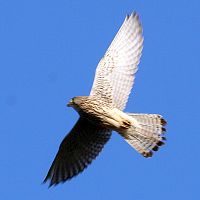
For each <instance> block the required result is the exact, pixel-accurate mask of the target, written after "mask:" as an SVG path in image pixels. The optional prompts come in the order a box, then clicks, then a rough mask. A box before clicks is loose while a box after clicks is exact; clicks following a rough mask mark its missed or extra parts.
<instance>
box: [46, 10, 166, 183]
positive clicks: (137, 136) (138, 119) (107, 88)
mask: <svg viewBox="0 0 200 200" xmlns="http://www.w3.org/2000/svg"><path fill="white" fill-rule="evenodd" d="M142 47H143V36H142V26H141V24H140V21H139V17H138V15H137V14H136V13H132V14H131V15H127V16H126V18H125V20H124V22H123V24H122V26H121V28H120V29H119V31H118V33H117V34H116V36H115V38H114V40H113V41H112V43H111V45H110V46H109V48H108V50H107V51H106V53H105V55H104V56H103V58H102V59H101V60H100V62H99V64H98V66H97V69H96V73H95V78H94V83H93V86H92V89H91V92H90V95H89V96H77V97H74V98H72V99H71V100H70V102H69V103H68V106H70V107H73V108H74V109H75V110H76V111H77V112H78V113H79V115H80V118H79V119H78V121H77V122H76V124H75V126H74V127H73V128H72V130H71V131H70V133H69V134H68V135H67V136H66V137H65V138H64V139H63V141H62V143H61V144H60V147H59V151H58V153H57V155H56V157H55V159H54V161H53V163H52V165H51V168H50V169H49V172H48V174H47V176H46V178H45V180H44V182H46V181H47V180H50V186H52V185H56V184H58V183H60V182H65V181H66V180H69V179H71V178H72V177H74V176H76V175H77V174H79V173H80V172H82V171H83V170H84V169H85V168H86V167H87V166H88V165H89V164H90V163H91V162H92V160H93V159H95V158H96V157H97V155H98V154H99V153H100V152H101V150H102V148H103V147H104V145H105V144H106V142H107V141H108V140H109V139H110V137H111V133H112V131H113V130H114V131H116V132H117V133H119V134H120V135H121V136H122V137H123V138H124V139H125V141H126V142H128V143H129V144H130V145H131V146H132V147H133V148H134V149H135V150H137V151H138V152H139V153H140V154H141V155H143V156H144V157H151V156H152V155H153V151H157V150H158V149H159V146H161V145H163V144H164V140H165V137H163V133H164V131H165V128H164V126H165V124H166V122H165V120H164V119H163V117H162V116H161V115H158V114H137V113H125V112H123V110H124V108H125V106H126V103H127V100H128V97H129V94H130V92H131V89H132V86H133V83H134V80H135V73H136V72H137V69H138V64H139V61H140V57H141V52H142Z"/></svg>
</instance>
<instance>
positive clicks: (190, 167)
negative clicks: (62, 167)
mask: <svg viewBox="0 0 200 200" xmlns="http://www.w3.org/2000/svg"><path fill="white" fill-rule="evenodd" d="M199 7H200V2H199V1H198V0H191V1H186V0H181V1H180V0H177V1H173V0H168V1H155V0H151V1H139V0H137V1H136V0H135V1H134V0H123V1H119V0H116V1H114V0H99V1H92V0H85V1H81V0H78V1H69V0H60V1H52V0H48V1H47V0H34V1H26V0H18V1H14V0H4V1H0V36H1V37H0V91H1V93H0V121H1V126H0V133H1V141H0V144H1V145H0V151H1V156H0V163H1V166H0V175H1V185H0V198H1V199H4V200H7V199H8V200H10V199H29V200H32V199H34V200H35V199H48V200H54V199H88V200H90V199H96V200H98V199H99V200H100V199H101V200H102V199H103V200H107V199H115V200H117V199H135V200H146V199H148V200H151V199H153V200H155V199H161V198H162V200H169V199H182V200H185V199H200V191H199V184H200V183H199V178H200V173H199V169H200V156H199V155H198V154H199V141H200V132H199V127H198V125H199V120H200V114H199V113H200V103H199V102H200V89H199V88H200V81H199V76H200V75H199V74H200V62H199V58H200V56H199V52H200V39H199V36H200V14H199ZM133 10H136V11H137V12H138V13H139V15H140V18H141V21H142V24H143V28H144V38H145V40H144V50H143V55H142V59H141V63H140V66H139V71H138V73H137V76H136V84H135V86H134V89H133V92H132V94H131V96H130V98H129V102H128V105H127V108H126V110H127V111H129V112H142V113H160V114H162V115H163V116H164V117H165V118H166V119H167V121H168V126H167V129H168V132H167V135H166V136H167V139H168V140H167V145H166V146H164V147H163V148H162V149H161V150H160V151H159V152H157V153H156V154H155V156H154V157H153V158H151V159H145V158H143V157H142V156H140V155H139V154H138V153H137V152H136V151H134V150H133V149H132V148H131V147H130V146H129V145H128V144H127V143H126V142H125V141H123V139H122V138H121V137H120V136H118V135H117V134H116V133H114V134H113V136H112V139H111V140H110V142H109V143H108V144H107V145H106V146H105V149H104V150H103V152H102V153H101V155H100V156H99V157H98V158H97V159H96V160H95V161H94V162H93V164H92V165H91V166H89V167H88V169H87V170H86V171H84V172H83V173H82V174H81V175H80V176H78V177H76V178H75V179H72V180H71V181H70V182H66V183H65V184H63V185H59V186H57V187H54V188H51V189H48V185H43V184H41V183H42V180H43V178H44V177H45V175H46V173H47V170H48V169H49V167H50V164H51V162H52V160H53V158H54V156H55V154H56V152H57V149H58V146H59V144H60V142H61V140H62V139H63V137H64V136H65V134H66V133H68V131H69V130H70V129H71V128H72V126H73V124H74V123H75V121H76V120H77V118H78V114H77V113H76V112H75V111H73V110H72V109H70V108H67V107H66V103H67V102H68V100H69V99H70V98H71V97H73V96H77V95H87V94H89V91H90V88H91V85H92V81H93V77H94V72H95V68H96V65H97V63H98V61H99V60H100V58H101V57H102V56H103V54H104V52H105V50H106V49H107V47H108V45H109V44H110V42H111V40H112V38H113V37H114V35H115V33H116V32H117V30H118V28H119V27H120V25H121V23H122V22H123V20H124V17H125V15H126V14H127V13H130V12H131V11H133Z"/></svg>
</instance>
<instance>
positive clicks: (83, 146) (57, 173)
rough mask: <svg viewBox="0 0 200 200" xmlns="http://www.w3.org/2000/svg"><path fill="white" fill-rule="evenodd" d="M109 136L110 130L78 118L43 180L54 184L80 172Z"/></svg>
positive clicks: (93, 157)
mask: <svg viewBox="0 0 200 200" xmlns="http://www.w3.org/2000/svg"><path fill="white" fill-rule="evenodd" d="M110 136H111V131H110V130H108V129H104V128H102V127H98V126H95V125H93V124H92V123H90V122H89V121H88V120H86V119H84V118H79V120H78V121H77V123H76V125H75V126H74V128H73V129H72V130H71V132H70V133H69V134H68V135H67V136H66V137H65V138H64V140H63V141H62V143H61V145H60V148H59V151H58V153H57V155H56V157H55V159H54V161H53V163H52V165H51V168H50V169H49V172H48V174H47V176H46V178H45V180H44V182H46V181H47V180H50V186H52V185H56V184H58V183H60V182H65V181H66V180H68V179H71V178H72V177H74V176H76V175H77V174H79V173H80V172H82V171H83V170H84V169H85V168H86V167H87V166H88V165H89V164H90V163H91V162H92V160H93V159H95V158H96V157H97V155H98V154H99V153H100V151H101V150H102V148H103V146H104V145H105V143H106V142H107V141H108V140H109V138H110Z"/></svg>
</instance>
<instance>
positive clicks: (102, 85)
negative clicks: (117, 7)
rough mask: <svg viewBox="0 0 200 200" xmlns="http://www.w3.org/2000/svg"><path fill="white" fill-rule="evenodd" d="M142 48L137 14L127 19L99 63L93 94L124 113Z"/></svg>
mask: <svg viewBox="0 0 200 200" xmlns="http://www.w3.org/2000/svg"><path fill="white" fill-rule="evenodd" d="M142 47H143V36H142V27H141V24H140V21H139V17H138V15H137V14H136V13H132V14H131V15H130V16H126V18H125V20H124V22H123V24H122V26H121V28H120V29H119V31H118V33H117V34H116V36H115V38H114V40H113V41H112V43H111V45H110V47H109V48H108V50H107V51H106V53H105V55H104V57H103V58H102V59H101V61H100V62H99V64H98V66H97V69H96V74H95V78H94V82H93V86H92V90H91V92H90V95H94V96H99V97H100V98H104V99H106V100H107V101H109V102H112V105H113V106H114V107H116V108H118V109H120V110H123V109H124V108H125V106H126V103H127V101H128V97H129V94H130V92H131V89H132V86H133V83H134V79H135V73H136V72H137V69H138V64H139V61H140V57H141V52H142Z"/></svg>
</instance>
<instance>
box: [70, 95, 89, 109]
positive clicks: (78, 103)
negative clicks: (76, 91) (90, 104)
mask: <svg viewBox="0 0 200 200" xmlns="http://www.w3.org/2000/svg"><path fill="white" fill-rule="evenodd" d="M85 100H86V97H83V96H78V97H74V98H72V99H70V101H69V102H68V104H67V106H68V107H73V108H79V107H81V104H82V103H84V102H85Z"/></svg>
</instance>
